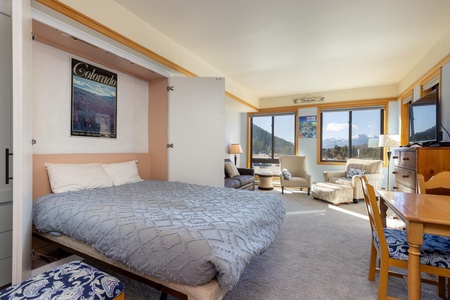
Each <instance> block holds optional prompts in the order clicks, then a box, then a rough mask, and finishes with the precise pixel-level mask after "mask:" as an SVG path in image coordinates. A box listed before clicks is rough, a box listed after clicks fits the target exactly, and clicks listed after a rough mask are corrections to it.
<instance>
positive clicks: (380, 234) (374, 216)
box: [361, 176, 389, 259]
mask: <svg viewBox="0 0 450 300" xmlns="http://www.w3.org/2000/svg"><path fill="white" fill-rule="evenodd" d="M361 183H362V190H363V194H364V202H365V204H366V208H367V214H368V216H369V221H370V228H371V229H372V237H373V238H374V239H375V240H376V241H378V242H375V241H374V246H375V247H376V248H377V251H378V253H381V259H388V258H389V253H388V251H389V250H388V246H387V242H386V236H385V235H384V229H383V223H382V222H381V215H380V210H379V208H378V202H377V196H376V194H375V188H374V187H373V185H371V184H369V183H368V181H367V178H366V176H361Z"/></svg>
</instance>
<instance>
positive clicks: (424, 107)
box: [409, 89, 440, 145]
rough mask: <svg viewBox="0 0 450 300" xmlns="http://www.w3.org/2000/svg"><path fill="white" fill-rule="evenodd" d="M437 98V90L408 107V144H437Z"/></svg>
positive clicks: (438, 120) (438, 123) (438, 119)
mask: <svg viewBox="0 0 450 300" xmlns="http://www.w3.org/2000/svg"><path fill="white" fill-rule="evenodd" d="M439 114H440V112H439V98H438V93H437V89H435V90H433V91H432V92H430V93H429V94H427V95H425V96H424V97H422V98H420V99H419V100H417V101H415V102H413V103H412V104H411V105H410V106H409V143H410V144H421V145H423V144H428V143H433V142H439V127H440V118H439Z"/></svg>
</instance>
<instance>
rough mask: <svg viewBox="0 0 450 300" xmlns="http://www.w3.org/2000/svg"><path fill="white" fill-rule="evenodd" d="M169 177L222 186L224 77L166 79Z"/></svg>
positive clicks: (174, 179)
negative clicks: (167, 92) (167, 86)
mask: <svg viewBox="0 0 450 300" xmlns="http://www.w3.org/2000/svg"><path fill="white" fill-rule="evenodd" d="M169 86H170V89H169V124H168V127H169V145H168V151H169V153H168V159H169V180H170V181H182V182H188V183H194V184H203V185H211V186H223V184H224V183H223V178H224V164H223V159H224V155H223V153H224V147H225V146H224V145H225V141H224V140H225V129H224V122H225V121H224V110H225V104H224V103H225V99H224V98H225V79H223V78H209V77H208V78H201V77H195V78H187V77H172V78H170V79H169Z"/></svg>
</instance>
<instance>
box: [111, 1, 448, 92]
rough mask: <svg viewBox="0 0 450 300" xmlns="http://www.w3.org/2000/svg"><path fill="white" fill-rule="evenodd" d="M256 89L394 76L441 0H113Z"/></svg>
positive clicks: (394, 79) (433, 23) (350, 83)
mask: <svg viewBox="0 0 450 300" xmlns="http://www.w3.org/2000/svg"><path fill="white" fill-rule="evenodd" d="M114 1H115V2H117V3H118V4H120V5H121V6H123V7H124V8H126V9H127V10H129V11H130V12H132V13H133V14H135V15H136V16H138V17H139V18H141V19H142V20H144V21H146V22H147V23H149V24H150V25H151V26H153V27H154V28H156V29H157V30H159V31H160V32H162V33H163V34H165V35H167V36H168V37H170V38H171V39H172V40H174V41H175V42H177V43H178V44H179V45H181V46H182V47H184V48H186V49H187V50H189V51H190V52H192V53H193V54H195V55H197V56H198V57H200V58H201V59H203V60H204V61H206V62H207V63H208V64H210V65H211V66H213V67H214V68H216V69H217V70H219V71H220V72H221V73H222V74H223V75H225V76H226V77H228V78H229V79H231V80H233V81H235V82H236V83H238V84H239V85H240V86H241V87H242V88H244V89H246V90H248V91H249V92H251V93H253V94H255V95H256V96H257V97H259V98H266V97H277V96H287V95H300V94H306V93H314V92H323V91H335V90H343V89H351V88H361V87H372V86H380V85H389V84H397V83H399V82H400V81H401V80H402V79H403V78H404V77H405V76H406V74H408V72H409V71H411V69H412V68H413V67H414V66H415V65H416V64H417V63H418V62H419V61H420V60H421V59H422V58H423V57H424V56H425V54H426V53H427V52H428V51H429V50H430V49H431V48H432V47H433V45H435V44H436V43H437V42H438V41H439V40H440V39H441V38H442V37H443V36H444V35H445V34H447V33H448V32H449V30H450V16H449V13H450V1H448V0H433V1H430V0H394V1H393V0H376V1H374V0H339V1H336V0H281V1H273V0H228V1H216V0H209V1H208V0H189V1H181V0H179V1H175V0H171V1H169V0H166V1H161V0H114Z"/></svg>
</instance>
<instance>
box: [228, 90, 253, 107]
mask: <svg viewBox="0 0 450 300" xmlns="http://www.w3.org/2000/svg"><path fill="white" fill-rule="evenodd" d="M225 96H227V97H228V98H230V99H233V100H234V101H237V102H239V103H241V104H244V105H245V106H248V107H250V108H251V109H253V110H255V111H258V110H259V109H258V108H257V107H256V106H253V105H251V104H250V103H248V102H245V101H244V100H242V99H241V98H239V97H236V96H235V95H233V94H231V93H229V92H227V91H225Z"/></svg>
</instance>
